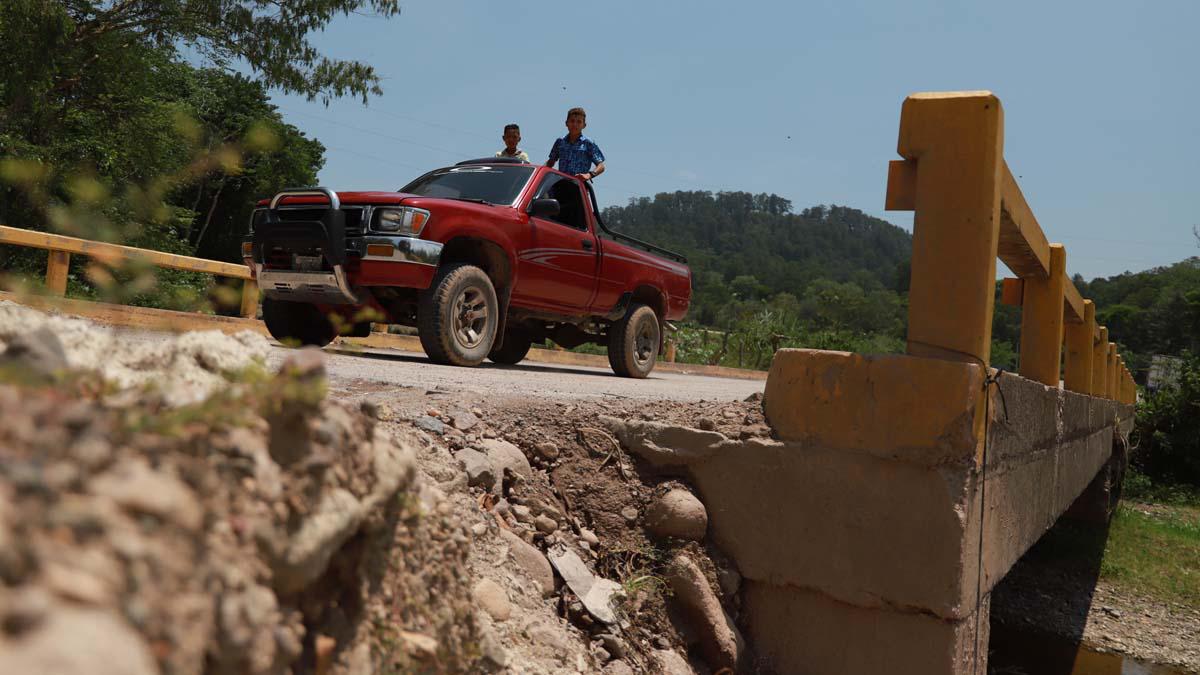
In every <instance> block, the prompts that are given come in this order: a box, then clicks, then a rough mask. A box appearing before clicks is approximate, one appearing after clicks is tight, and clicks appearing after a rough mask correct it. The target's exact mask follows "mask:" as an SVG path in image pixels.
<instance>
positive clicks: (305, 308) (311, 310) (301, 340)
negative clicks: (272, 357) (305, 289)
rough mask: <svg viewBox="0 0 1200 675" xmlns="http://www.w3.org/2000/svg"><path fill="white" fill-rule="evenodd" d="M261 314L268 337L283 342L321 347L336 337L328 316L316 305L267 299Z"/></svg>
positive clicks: (335, 331) (264, 301)
mask: <svg viewBox="0 0 1200 675" xmlns="http://www.w3.org/2000/svg"><path fill="white" fill-rule="evenodd" d="M262 313H263V323H265V324H267V331H268V332H270V333H271V337H273V338H275V339H276V340H279V341H280V342H282V343H283V344H285V345H297V344H299V346H302V347H308V346H315V347H324V346H325V345H327V344H329V343H330V342H333V338H334V337H336V336H337V330H336V329H334V327H333V323H332V322H331V321H330V320H329V317H327V316H325V314H324V313H322V312H321V310H320V309H317V307H316V305H310V304H308V303H304V302H289V301H287V300H275V299H273V298H266V299H264V300H263V306H262Z"/></svg>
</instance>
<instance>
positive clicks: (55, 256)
mask: <svg viewBox="0 0 1200 675" xmlns="http://www.w3.org/2000/svg"><path fill="white" fill-rule="evenodd" d="M0 244H7V245H11V246H24V247H27V248H40V249H43V250H45V251H48V252H49V254H48V256H47V261H46V288H47V290H49V291H50V293H51V294H53V295H57V296H60V297H61V296H63V295H65V294H66V292H67V267H68V266H69V265H70V263H71V255H72V254H76V255H86V256H89V257H93V258H98V259H101V260H104V261H106V262H108V263H110V264H111V263H115V262H127V261H133V260H140V261H144V262H147V263H149V264H151V265H154V266H156V267H167V268H170V269H176V270H186V271H188V272H205V273H208V274H214V275H217V276H222V277H232V278H234V279H242V280H243V283H242V306H241V315H242V316H244V317H247V318H254V317H255V316H256V315H257V314H258V284H256V283H255V282H254V277H252V276H251V275H250V269H249V268H248V267H246V266H245V265H236V264H233V263H227V262H220V261H217V260H205V259H204V258H192V257H190V256H186V255H177V254H174V253H163V252H162V251H149V250H146V249H141V248H133V247H132V246H122V245H120V244H109V243H107V242H102V241H90V240H87V239H78V238H76V237H67V236H64V235H61V234H51V233H49V232H37V231H35V230H25V229H22V228H19V227H9V226H7V225H0Z"/></svg>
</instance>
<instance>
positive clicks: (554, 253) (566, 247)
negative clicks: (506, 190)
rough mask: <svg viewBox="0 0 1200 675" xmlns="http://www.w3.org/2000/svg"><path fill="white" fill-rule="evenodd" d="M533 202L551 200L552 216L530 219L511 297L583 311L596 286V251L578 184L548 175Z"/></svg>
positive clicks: (540, 185) (564, 177)
mask: <svg viewBox="0 0 1200 675" xmlns="http://www.w3.org/2000/svg"><path fill="white" fill-rule="evenodd" d="M533 198H534V199H556V200H558V203H559V207H560V209H559V213H558V215H557V216H555V217H554V218H534V217H532V216H531V217H530V218H529V224H530V229H531V233H530V237H529V246H528V248H525V249H524V250H522V251H520V252H519V253H518V261H517V265H518V269H519V273H518V276H517V279H518V282H517V288H516V289H515V294H516V295H517V296H519V297H520V298H521V299H522V300H524V301H525V302H527V303H529V304H534V305H543V306H547V307H553V308H556V309H572V310H581V309H586V308H587V307H588V305H589V303H590V302H591V299H592V294H593V292H595V288H596V275H597V273H598V272H599V269H598V263H599V260H600V257H599V256H600V253H599V247H598V246H597V242H596V236H595V234H593V233H592V230H591V226H590V220H589V219H588V217H587V209H588V207H587V201H586V200H585V199H584V196H583V191H582V190H581V189H580V187H579V182H578V181H576V180H574V179H572V178H568V177H566V176H563V175H560V174H556V173H547V174H546V175H545V176H544V177H543V178H542V181H541V183H539V184H538V188H537V190H536V191H535V193H534V196H533Z"/></svg>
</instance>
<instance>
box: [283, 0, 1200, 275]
mask: <svg viewBox="0 0 1200 675" xmlns="http://www.w3.org/2000/svg"><path fill="white" fill-rule="evenodd" d="M1198 25H1200V3H1197V2H1195V1H1194V0H1152V1H1150V2H1132V3H1131V2H1119V3H1118V2H1112V1H1110V0H1093V1H1091V2H1076V1H1074V0H1071V1H1061V0H1060V1H1055V2H1045V1H1043V2H1027V1H1025V0H1010V1H1009V2H1004V3H997V2H989V3H982V2H951V1H948V0H943V1H939V0H908V1H907V2H857V1H854V0H840V1H837V2H824V1H821V2H805V3H800V2H741V3H731V2H722V3H716V2H682V1H674V0H653V1H647V0H643V1H642V2H628V1H626V0H608V1H607V2H603V3H586V4H585V3H574V2H571V3H567V2H563V3H556V2H540V1H538V2H535V1H525V0H521V1H516V0H510V1H509V2H503V3H502V2H485V1H484V0H475V1H473V2H472V1H467V0H414V1H412V2H408V3H405V5H404V12H403V14H402V15H401V16H399V17H395V18H393V19H390V20H383V19H380V18H378V17H373V16H350V17H343V18H339V19H337V20H336V21H335V22H334V23H333V24H332V25H331V26H330V28H329V29H328V30H327V31H326V32H325V33H324V34H322V35H318V36H316V39H315V42H316V44H317V45H318V47H319V48H320V49H321V50H322V51H324V52H325V53H327V54H329V55H331V56H336V57H338V58H353V59H358V60H363V61H367V62H369V63H371V64H373V65H374V66H375V67H376V69H377V71H378V72H379V74H380V75H381V76H382V77H383V87H384V94H383V96H381V97H375V98H373V99H371V100H370V102H369V103H368V105H367V106H365V107H364V106H363V105H362V103H361V101H358V100H350V99H342V100H337V101H333V102H332V103H330V105H329V106H328V107H326V106H324V105H322V104H321V103H319V102H312V103H310V102H306V101H304V100H303V98H299V97H292V96H275V97H274V100H275V102H276V104H277V105H278V106H279V107H280V110H281V112H282V113H283V115H284V117H285V119H287V120H288V121H289V122H291V123H293V124H295V125H297V126H298V127H300V128H301V129H303V130H305V131H306V132H307V133H309V134H310V135H313V136H315V137H317V138H319V139H320V140H321V141H322V142H323V143H325V145H326V147H327V148H328V151H327V161H326V166H325V169H324V170H323V171H322V172H321V176H320V179H321V182H322V184H325V185H328V186H330V187H333V188H335V189H395V188H396V187H399V186H400V185H402V184H404V183H406V182H407V181H408V180H409V179H411V178H413V177H415V176H416V175H419V174H420V173H422V172H423V171H425V170H427V169H430V168H433V167H436V166H441V165H444V164H448V163H451V162H453V161H456V160H459V159H464V158H468V157H476V156H481V155H485V154H490V153H492V152H495V151H496V150H498V149H499V148H500V147H502V143H501V142H500V133H501V129H502V127H503V125H504V124H505V123H508V122H517V123H519V124H520V125H521V129H522V132H523V135H524V141H523V143H522V147H523V148H524V149H526V150H527V151H528V152H529V154H530V156H531V157H533V158H534V159H535V160H538V159H543V158H544V157H545V156H546V154H547V153H548V151H549V148H550V145H551V143H552V142H553V140H554V138H555V137H556V136H559V135H562V134H563V133H564V131H565V130H564V127H563V119H564V117H565V115H564V113H565V112H566V109H567V108H569V107H571V106H575V105H581V106H584V107H585V108H587V110H588V128H587V130H586V131H585V133H586V134H587V135H589V136H590V137H592V138H593V139H594V140H595V141H596V142H597V143H598V144H599V145H600V147H601V148H602V149H603V150H604V153H605V154H606V155H607V157H608V172H607V173H606V174H605V175H604V176H602V177H601V178H598V179H597V180H596V187H597V191H598V193H599V197H600V199H601V202H602V203H603V204H605V205H611V204H624V203H626V201H627V200H628V199H629V198H630V197H634V196H642V195H653V194H654V193H656V192H663V191H673V190H714V191H715V190H745V191H750V192H774V193H777V194H779V195H782V196H784V197H786V198H788V199H791V200H792V203H793V205H794V206H795V208H796V210H800V209H802V208H804V207H807V206H811V205H815V204H840V205H845V206H851V207H854V208H858V209H862V210H863V211H866V212H868V213H870V214H872V215H876V216H880V217H883V218H886V219H887V220H889V221H891V222H893V223H896V224H897V225H900V226H902V227H905V228H906V229H911V214H907V213H894V212H885V211H884V210H883V197H884V187H885V183H886V175H887V174H886V169H887V162H888V160H891V159H895V158H896V157H897V156H896V135H897V130H898V125H899V115H900V104H901V102H902V101H903V99H904V97H905V96H906V95H907V94H909V93H912V92H917V91H937V90H962V89H990V90H992V91H994V92H995V93H996V94H997V95H998V96H999V97H1000V99H1001V101H1002V102H1003V104H1004V107H1005V123H1006V128H1005V157H1006V159H1007V160H1008V163H1009V166H1010V167H1011V168H1012V170H1013V172H1014V173H1015V174H1017V175H1018V176H1020V179H1019V180H1020V183H1021V186H1022V189H1023V190H1024V192H1025V196H1026V198H1027V199H1028V201H1029V202H1030V204H1031V205H1032V207H1033V209H1034V213H1035V214H1036V215H1037V217H1038V219H1039V221H1040V222H1041V224H1042V227H1043V229H1044V230H1045V231H1046V235H1047V237H1048V238H1049V239H1050V240H1051V241H1061V242H1062V243H1064V244H1065V245H1066V247H1067V267H1068V271H1069V272H1070V273H1075V272H1078V273H1081V274H1083V275H1084V276H1085V277H1087V278H1089V279H1090V278H1092V277H1095V276H1108V275H1112V274H1119V273H1121V272H1124V271H1138V270H1142V269H1146V268H1149V267H1154V266H1157V265H1165V264H1170V263H1173V262H1177V261H1179V260H1181V259H1183V258H1186V257H1188V256H1191V255H1197V254H1200V248H1198V247H1197V245H1196V240H1195V238H1194V237H1193V236H1192V227H1193V225H1196V224H1200V213H1198V209H1197V206H1196V203H1195V201H1196V196H1197V190H1196V182H1197V180H1198V179H1200V77H1198V73H1197V70H1198V67H1200V39H1197V38H1196V27H1197V26H1198Z"/></svg>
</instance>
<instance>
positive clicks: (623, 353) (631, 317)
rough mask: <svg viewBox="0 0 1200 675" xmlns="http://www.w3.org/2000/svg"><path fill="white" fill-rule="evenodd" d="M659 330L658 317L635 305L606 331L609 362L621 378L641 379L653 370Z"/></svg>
mask: <svg viewBox="0 0 1200 675" xmlns="http://www.w3.org/2000/svg"><path fill="white" fill-rule="evenodd" d="M660 336H661V328H659V325H658V315H656V314H655V313H654V310H653V309H651V308H650V307H648V306H647V305H641V304H635V305H633V306H632V307H630V308H629V311H628V312H626V313H625V317H624V318H622V319H621V320H620V321H618V322H616V323H614V324H613V325H612V326H611V327H610V328H609V329H608V363H609V365H611V366H612V369H613V372H614V373H616V374H618V375H620V376H622V377H636V378H639V379H641V378H644V377H646V376H647V375H649V374H650V371H651V370H654V362H655V360H656V359H657V358H658V345H659V339H660Z"/></svg>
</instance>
